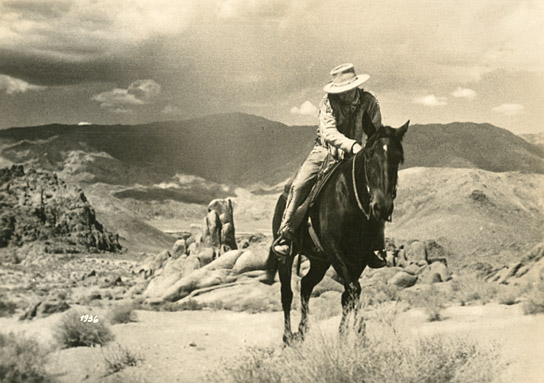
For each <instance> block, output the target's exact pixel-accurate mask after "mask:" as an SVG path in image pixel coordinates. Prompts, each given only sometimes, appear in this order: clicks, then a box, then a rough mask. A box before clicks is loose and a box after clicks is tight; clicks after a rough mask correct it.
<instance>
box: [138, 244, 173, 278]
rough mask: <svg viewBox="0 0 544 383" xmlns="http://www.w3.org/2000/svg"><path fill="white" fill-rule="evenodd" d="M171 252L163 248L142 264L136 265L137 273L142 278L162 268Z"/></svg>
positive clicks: (148, 276)
mask: <svg viewBox="0 0 544 383" xmlns="http://www.w3.org/2000/svg"><path fill="white" fill-rule="evenodd" d="M170 258H171V254H170V252H169V251H168V250H164V251H162V252H160V253H159V254H157V255H152V256H150V257H148V258H146V259H145V260H144V262H143V263H142V265H141V266H140V267H138V274H140V276H142V277H143V278H144V279H147V278H150V277H151V276H153V275H155V274H156V273H157V272H158V271H159V270H161V269H162V267H163V266H164V264H165V263H166V261H167V260H168V259H170Z"/></svg>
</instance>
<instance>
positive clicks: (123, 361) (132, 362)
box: [102, 343, 143, 375]
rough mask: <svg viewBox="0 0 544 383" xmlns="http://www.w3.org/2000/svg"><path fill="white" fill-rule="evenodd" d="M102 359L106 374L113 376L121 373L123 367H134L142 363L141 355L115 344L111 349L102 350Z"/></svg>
mask: <svg viewBox="0 0 544 383" xmlns="http://www.w3.org/2000/svg"><path fill="white" fill-rule="evenodd" d="M102 357H103V358H104V363H106V370H107V374H108V375H110V374H115V373H116V372H119V371H121V370H122V369H124V368H125V367H131V366H136V365H137V364H138V362H140V361H142V360H143V358H142V356H141V355H138V354H136V353H134V352H132V351H131V350H129V349H128V348H127V347H124V346H121V345H120V344H118V343H116V344H115V345H114V346H112V347H108V348H104V349H102Z"/></svg>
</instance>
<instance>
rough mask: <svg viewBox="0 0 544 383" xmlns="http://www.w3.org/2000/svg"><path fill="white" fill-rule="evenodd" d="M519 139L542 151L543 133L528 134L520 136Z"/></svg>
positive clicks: (543, 145) (543, 148)
mask: <svg viewBox="0 0 544 383" xmlns="http://www.w3.org/2000/svg"><path fill="white" fill-rule="evenodd" d="M521 137H523V139H524V140H525V141H527V142H529V143H530V144H533V145H535V146H538V147H539V148H540V149H542V150H544V133H530V134H522V135H521Z"/></svg>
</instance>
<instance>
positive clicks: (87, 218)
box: [0, 165, 121, 253]
mask: <svg viewBox="0 0 544 383" xmlns="http://www.w3.org/2000/svg"><path fill="white" fill-rule="evenodd" d="M0 206H1V212H0V247H7V246H20V245H23V244H25V243H29V242H35V241H41V242H43V243H44V245H45V251H46V252H49V253H81V252H99V251H110V252H116V251H118V250H120V249H121V246H120V244H119V237H118V235H117V234H113V233H111V232H109V231H108V230H106V228H104V226H103V225H102V224H101V223H100V222H99V221H98V220H97V218H96V214H95V211H94V209H93V207H92V206H91V204H90V203H89V201H88V200H87V197H86V196H85V194H84V193H83V191H82V190H81V189H78V188H75V187H72V186H70V185H68V184H66V183H65V182H64V181H63V180H61V179H59V178H58V177H57V175H56V174H55V173H53V172H48V171H37V170H34V169H29V170H28V171H26V172H25V169H24V168H23V166H21V165H19V166H16V165H14V166H12V167H11V168H4V169H0Z"/></svg>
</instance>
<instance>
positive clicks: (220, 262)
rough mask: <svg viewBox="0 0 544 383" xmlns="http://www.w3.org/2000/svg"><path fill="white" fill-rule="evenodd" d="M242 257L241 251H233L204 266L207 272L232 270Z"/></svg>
mask: <svg viewBox="0 0 544 383" xmlns="http://www.w3.org/2000/svg"><path fill="white" fill-rule="evenodd" d="M241 255H242V251H241V250H231V251H228V252H226V253H225V254H223V255H222V256H220V257H219V258H216V259H215V260H214V261H213V262H211V263H209V264H207V265H206V266H204V268H205V269H207V270H220V269H229V270H230V269H232V267H233V266H234V264H235V263H236V260H237V259H238V258H239V257H240V256H241Z"/></svg>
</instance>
